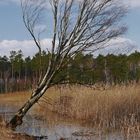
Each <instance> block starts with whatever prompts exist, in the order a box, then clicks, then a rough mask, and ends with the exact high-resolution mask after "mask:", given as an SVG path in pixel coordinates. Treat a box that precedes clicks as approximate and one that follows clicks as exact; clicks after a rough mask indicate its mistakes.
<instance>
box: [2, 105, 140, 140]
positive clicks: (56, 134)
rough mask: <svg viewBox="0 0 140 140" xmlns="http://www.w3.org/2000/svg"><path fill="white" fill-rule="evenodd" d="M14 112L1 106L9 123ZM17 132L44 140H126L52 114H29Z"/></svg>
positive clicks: (116, 134)
mask: <svg viewBox="0 0 140 140" xmlns="http://www.w3.org/2000/svg"><path fill="white" fill-rule="evenodd" d="M14 112H16V108H12V107H10V106H8V105H7V106H6V105H0V115H1V116H2V117H3V119H4V120H5V121H8V120H9V119H10V118H11V117H12V116H13V114H14ZM16 132H20V133H27V134H29V135H33V136H38V137H41V136H47V137H45V138H44V140H45V139H49V140H60V139H61V138H64V139H62V140H125V137H124V136H123V135H122V134H121V133H114V132H113V133H110V134H105V133H103V132H102V131H101V130H100V131H99V130H98V131H97V130H95V129H94V128H90V127H82V126H80V125H78V124H76V123H72V122H70V121H66V120H64V118H62V117H59V116H57V115H54V114H53V115H52V114H50V113H49V114H48V115H47V116H46V118H42V117H37V116H35V115H31V114H27V115H26V116H25V118H24V123H23V125H21V126H19V127H17V129H16ZM130 140H132V139H130ZM135 140H139V138H136V139H135Z"/></svg>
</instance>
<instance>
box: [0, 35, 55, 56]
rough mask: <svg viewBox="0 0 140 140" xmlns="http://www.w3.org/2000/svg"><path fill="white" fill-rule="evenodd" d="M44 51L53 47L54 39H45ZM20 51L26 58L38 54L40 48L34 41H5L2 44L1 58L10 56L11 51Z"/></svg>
mask: <svg viewBox="0 0 140 140" xmlns="http://www.w3.org/2000/svg"><path fill="white" fill-rule="evenodd" d="M41 42H42V49H43V50H46V49H47V48H50V47H51V42H52V39H49V38H48V39H43V40H42V41H41ZM12 50H13V51H18V50H22V52H23V54H24V56H25V57H26V56H33V55H34V54H35V53H37V52H38V48H37V47H36V45H35V43H34V41H33V40H24V41H18V40H3V41H1V42H0V56H4V55H6V56H9V55H10V51H12Z"/></svg>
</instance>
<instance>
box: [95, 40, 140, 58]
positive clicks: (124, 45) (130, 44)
mask: <svg viewBox="0 0 140 140" xmlns="http://www.w3.org/2000/svg"><path fill="white" fill-rule="evenodd" d="M135 51H139V52H140V48H139V47H138V46H137V45H136V43H135V42H134V41H132V40H130V39H128V38H124V37H118V38H115V39H112V40H111V41H110V42H108V43H107V44H106V47H105V48H104V49H101V50H98V51H96V52H95V53H94V56H95V57H96V56H98V55H99V54H102V55H107V54H115V55H119V54H131V53H133V52H135Z"/></svg>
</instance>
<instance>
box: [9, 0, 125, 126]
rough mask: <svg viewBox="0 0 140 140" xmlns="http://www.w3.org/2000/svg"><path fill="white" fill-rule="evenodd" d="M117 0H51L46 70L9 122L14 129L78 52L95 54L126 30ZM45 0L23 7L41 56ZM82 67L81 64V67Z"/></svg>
mask: <svg viewBox="0 0 140 140" xmlns="http://www.w3.org/2000/svg"><path fill="white" fill-rule="evenodd" d="M119 3H120V1H119V2H116V0H99V1H97V0H80V1H79V0H50V4H51V7H52V15H53V37H52V47H51V51H50V50H48V53H49V55H50V57H49V64H48V67H47V70H46V72H45V74H44V75H43V77H42V76H41V80H39V82H38V84H37V88H36V89H35V90H34V91H33V93H32V95H31V97H30V99H29V100H28V101H27V102H26V103H25V104H24V105H23V106H22V107H21V108H20V109H19V111H18V112H17V113H16V114H15V115H14V116H13V118H12V119H11V120H10V122H9V123H8V124H7V125H8V126H9V127H12V128H15V127H17V126H18V125H21V124H22V119H23V117H24V116H25V115H26V113H27V112H28V110H29V109H30V108H31V107H32V106H33V105H34V104H35V103H36V102H37V101H38V100H39V99H40V98H41V97H42V96H43V95H44V93H45V92H46V91H47V90H48V88H50V87H51V86H53V85H55V84H59V83H61V80H62V79H59V80H58V81H56V80H55V81H54V79H55V77H56V76H57V75H58V74H59V73H60V72H61V70H63V68H64V67H65V66H66V65H67V64H68V63H69V59H67V58H74V57H75V56H76V55H77V53H79V52H84V51H86V52H87V53H92V52H94V51H95V50H97V49H100V48H102V47H103V44H104V43H105V42H108V41H109V40H110V39H112V38H114V37H117V36H119V35H120V34H122V33H124V32H125V30H126V27H124V26H122V25H121V24H120V22H119V21H120V19H121V18H122V17H123V16H124V14H125V12H126V11H125V9H124V6H122V5H121V4H119ZM45 4H46V0H34V1H33V0H22V1H21V7H22V12H23V21H24V24H25V27H26V28H27V30H28V31H29V33H30V35H31V36H32V37H33V39H34V42H35V44H36V46H37V47H38V49H39V54H40V56H41V52H42V51H41V48H42V46H41V39H40V38H39V35H40V32H38V33H37V32H36V27H37V26H38V23H40V18H41V16H42V15H45V14H44V12H45V11H46V9H45V8H46V6H45ZM81 69H82V67H81Z"/></svg>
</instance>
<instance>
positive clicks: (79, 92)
mask: <svg viewBox="0 0 140 140" xmlns="http://www.w3.org/2000/svg"><path fill="white" fill-rule="evenodd" d="M29 97H30V92H22V93H11V94H3V95H0V103H1V104H2V103H3V104H12V105H16V106H17V105H19V106H21V105H22V104H23V103H24V102H25V101H27V99H28V98H29ZM33 110H37V111H35V112H34V113H36V112H38V114H39V115H43V116H45V115H47V113H48V110H49V111H52V112H55V113H58V114H60V115H62V116H66V117H68V118H72V119H75V120H82V121H83V122H86V123H87V122H89V123H90V124H92V125H93V126H96V127H98V128H106V129H109V128H113V129H119V130H122V131H124V132H131V133H132V132H136V133H138V134H140V85H139V84H130V85H128V86H125V85H122V86H111V87H110V86H105V87H97V88H96V87H93V88H89V87H83V86H71V87H69V86H64V87H62V86H61V87H59V88H58V87H54V88H51V89H49V90H48V91H47V93H46V95H45V96H43V98H42V99H41V100H40V102H39V103H38V104H36V106H35V107H34V108H33Z"/></svg>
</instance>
